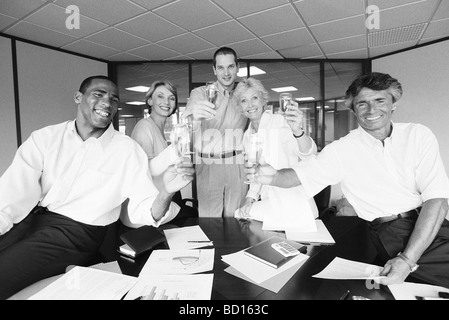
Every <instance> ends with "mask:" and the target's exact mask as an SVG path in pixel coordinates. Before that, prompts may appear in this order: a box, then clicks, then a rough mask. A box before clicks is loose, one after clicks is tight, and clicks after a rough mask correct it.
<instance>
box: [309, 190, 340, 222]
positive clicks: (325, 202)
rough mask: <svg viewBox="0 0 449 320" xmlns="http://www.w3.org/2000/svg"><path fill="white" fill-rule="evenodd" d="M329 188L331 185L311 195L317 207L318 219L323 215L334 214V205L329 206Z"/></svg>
mask: <svg viewBox="0 0 449 320" xmlns="http://www.w3.org/2000/svg"><path fill="white" fill-rule="evenodd" d="M331 188H332V186H330V185H329V186H327V187H326V188H324V189H323V190H321V191H320V192H319V193H317V194H316V195H315V196H314V197H313V199H314V200H315V203H316V206H317V208H318V218H320V219H321V218H323V217H325V216H329V215H335V211H334V207H329V204H330V198H331Z"/></svg>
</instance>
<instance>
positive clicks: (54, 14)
mask: <svg viewBox="0 0 449 320" xmlns="http://www.w3.org/2000/svg"><path fill="white" fill-rule="evenodd" d="M68 16H69V15H68V14H66V13H65V9H64V8H61V7H59V6H56V5H54V4H51V5H48V6H45V7H43V8H42V9H40V10H38V11H36V12H35V13H33V14H32V15H30V16H29V17H27V18H26V19H25V21H27V22H31V23H34V24H37V25H39V26H42V27H46V28H49V29H52V30H54V31H58V32H61V33H65V34H69V35H72V36H75V37H85V36H87V35H89V34H92V33H94V32H97V31H99V30H101V29H104V28H105V27H107V25H106V24H104V23H102V22H99V21H95V20H93V19H90V18H88V17H85V16H83V15H82V14H80V28H79V29H68V28H67V27H66V19H67V18H68Z"/></svg>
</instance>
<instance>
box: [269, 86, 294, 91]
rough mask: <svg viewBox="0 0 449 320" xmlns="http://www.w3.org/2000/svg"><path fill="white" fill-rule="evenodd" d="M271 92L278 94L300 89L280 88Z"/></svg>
mask: <svg viewBox="0 0 449 320" xmlns="http://www.w3.org/2000/svg"><path fill="white" fill-rule="evenodd" d="M271 90H273V91H276V92H288V91H297V90H298V89H297V88H295V87H280V88H271Z"/></svg>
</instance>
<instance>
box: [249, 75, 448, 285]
mask: <svg viewBox="0 0 449 320" xmlns="http://www.w3.org/2000/svg"><path fill="white" fill-rule="evenodd" d="M401 96H402V86H401V84H400V83H399V82H398V81H397V80H396V79H395V78H392V77H391V76H390V75H388V74H385V73H376V72H374V73H371V74H367V75H362V76H360V77H358V78H357V79H355V80H354V81H353V83H352V84H351V85H350V87H349V88H348V90H347V91H346V104H347V106H348V107H349V108H350V109H351V110H352V111H353V113H354V115H355V116H356V118H357V121H358V123H359V128H357V129H355V130H353V131H351V132H350V133H349V134H348V135H346V136H345V137H343V138H341V139H339V140H337V141H334V142H332V143H331V144H329V145H327V146H326V147H325V148H324V149H323V150H322V151H321V152H320V154H318V156H316V157H314V158H309V159H306V160H303V161H302V162H300V163H299V164H298V165H297V166H296V167H294V168H293V169H281V170H279V171H276V170H274V169H273V168H272V167H270V166H268V165H261V166H259V167H257V168H254V167H248V168H246V173H247V177H248V178H249V179H251V180H252V181H254V182H258V183H263V184H268V185H273V186H277V187H284V188H285V187H287V188H289V187H292V186H296V185H299V184H302V185H303V186H304V189H305V190H306V192H307V194H308V195H309V196H311V197H312V196H314V195H315V194H317V193H318V192H319V191H321V190H322V189H323V188H325V187H326V186H328V185H334V184H337V183H340V185H341V189H342V192H343V194H344V195H345V197H346V198H347V199H348V201H349V202H350V203H351V205H352V206H353V207H354V209H355V211H356V213H357V215H358V216H359V217H360V218H362V219H364V220H366V221H367V223H368V227H369V230H370V234H371V239H372V241H373V243H374V245H375V246H376V249H377V251H378V254H379V257H380V258H381V259H382V260H383V262H384V263H385V265H384V269H383V271H382V272H381V275H383V276H385V278H381V279H380V280H379V282H380V283H381V284H385V285H388V284H395V283H402V282H403V281H404V280H405V279H406V278H407V277H408V276H409V275H410V274H411V273H412V276H413V277H414V278H417V279H420V280H422V281H425V282H427V283H430V284H434V285H439V286H444V287H449V272H448V270H449V222H448V220H447V214H448V198H449V180H448V177H447V175H446V171H445V168H444V166H443V162H442V160H441V157H440V153H439V147H438V142H437V140H436V138H435V136H434V135H433V133H432V132H431V130H430V129H429V128H427V127H425V126H423V125H421V124H415V123H394V122H393V121H392V120H391V119H392V115H393V112H394V111H395V110H396V108H397V102H398V100H399V99H400V98H401Z"/></svg>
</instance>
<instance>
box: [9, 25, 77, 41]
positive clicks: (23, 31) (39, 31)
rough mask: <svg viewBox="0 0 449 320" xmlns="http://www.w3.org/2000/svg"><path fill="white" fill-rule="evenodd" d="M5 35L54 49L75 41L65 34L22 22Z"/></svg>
mask: <svg viewBox="0 0 449 320" xmlns="http://www.w3.org/2000/svg"><path fill="white" fill-rule="evenodd" d="M7 34H9V35H12V36H15V37H19V38H23V39H26V40H31V41H35V42H38V43H44V44H46V45H48V46H53V47H56V48H59V47H61V46H63V45H65V44H68V43H70V42H73V41H75V40H76V38H74V37H72V36H69V35H67V34H63V33H59V32H56V31H52V30H49V29H46V28H43V27H40V26H36V25H34V24H31V23H28V22H24V21H22V22H19V23H18V24H16V25H15V26H14V27H12V28H10V29H8V31H7Z"/></svg>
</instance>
